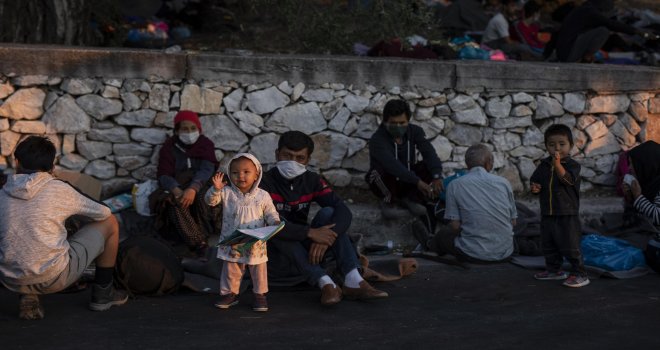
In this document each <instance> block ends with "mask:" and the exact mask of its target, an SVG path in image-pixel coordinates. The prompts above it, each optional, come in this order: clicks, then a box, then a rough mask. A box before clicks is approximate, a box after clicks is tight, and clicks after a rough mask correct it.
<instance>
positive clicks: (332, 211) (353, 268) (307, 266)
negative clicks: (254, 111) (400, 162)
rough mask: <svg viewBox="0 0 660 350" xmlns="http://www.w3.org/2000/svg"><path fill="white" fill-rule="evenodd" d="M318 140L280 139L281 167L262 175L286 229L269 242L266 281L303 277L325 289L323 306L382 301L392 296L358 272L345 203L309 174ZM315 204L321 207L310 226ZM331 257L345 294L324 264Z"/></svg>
mask: <svg viewBox="0 0 660 350" xmlns="http://www.w3.org/2000/svg"><path fill="white" fill-rule="evenodd" d="M313 151H314V141H313V140H312V139H311V138H310V137H309V136H307V135H305V134H304V133H302V132H300V131H288V132H285V133H284V134H282V136H281V137H280V139H279V141H278V144H277V150H276V151H275V157H276V159H277V166H276V167H275V168H273V169H270V170H269V171H267V172H265V173H264V176H263V179H262V181H261V185H260V187H261V188H262V189H264V190H266V191H267V192H268V193H270V196H271V198H272V199H273V203H274V204H275V209H277V211H278V213H279V214H280V218H281V219H283V220H284V221H285V222H286V225H285V226H284V228H283V229H282V231H281V232H280V233H278V234H277V235H276V236H275V237H274V238H273V239H271V240H269V241H268V277H269V279H273V278H280V279H285V278H291V277H296V276H299V275H302V278H304V279H305V280H307V282H308V283H309V284H311V285H318V286H319V288H321V304H322V305H325V306H329V305H334V304H337V303H339V302H340V301H341V299H342V297H344V298H346V299H359V300H366V299H379V298H386V297H387V296H388V294H387V293H386V292H384V291H381V290H378V289H376V288H374V287H372V286H371V285H370V284H369V283H368V282H367V281H365V280H364V279H363V278H362V276H361V275H360V272H359V271H358V267H359V262H358V255H357V252H356V250H355V248H354V247H353V244H352V243H351V240H350V238H349V237H348V234H347V231H348V228H349V226H350V225H351V220H352V218H353V215H352V214H351V211H350V210H349V209H348V207H347V206H346V204H345V203H344V201H343V200H342V199H341V198H339V196H337V194H336V193H335V192H334V191H333V190H332V188H331V187H330V185H328V183H327V182H326V181H325V180H324V179H323V178H322V177H321V176H320V175H319V174H317V173H315V172H312V171H309V170H307V168H306V166H307V164H309V161H310V159H311V155H312V152H313ZM311 202H316V203H317V204H318V205H320V206H321V210H319V212H318V213H317V214H316V216H315V217H314V219H313V220H312V222H311V225H309V224H308V223H307V217H308V215H309V209H310V204H311ZM329 253H331V254H332V255H333V256H334V259H335V261H336V264H337V270H338V271H339V273H340V274H341V275H342V277H344V286H343V290H342V289H340V288H339V287H337V285H336V284H335V282H334V281H333V280H332V278H330V276H328V274H327V272H326V270H325V268H324V267H323V266H322V262H323V261H324V260H325V257H326V255H328V254H329Z"/></svg>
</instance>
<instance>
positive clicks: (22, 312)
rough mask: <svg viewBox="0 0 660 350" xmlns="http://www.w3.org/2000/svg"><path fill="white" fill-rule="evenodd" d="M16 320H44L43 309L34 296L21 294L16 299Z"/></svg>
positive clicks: (37, 297)
mask: <svg viewBox="0 0 660 350" xmlns="http://www.w3.org/2000/svg"><path fill="white" fill-rule="evenodd" d="M18 298H19V299H18V318H22V319H24V320H40V319H42V318H44V308H43V306H41V303H40V302H39V296H38V295H36V294H21V295H20V296H19V297H18Z"/></svg>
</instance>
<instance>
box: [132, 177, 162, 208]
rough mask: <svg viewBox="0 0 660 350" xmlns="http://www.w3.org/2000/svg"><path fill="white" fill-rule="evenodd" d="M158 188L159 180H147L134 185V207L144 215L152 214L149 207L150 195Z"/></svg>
mask: <svg viewBox="0 0 660 350" xmlns="http://www.w3.org/2000/svg"><path fill="white" fill-rule="evenodd" d="M157 188H158V181H156V180H147V181H145V182H143V183H140V184H135V185H133V191H132V193H133V207H134V208H135V211H136V212H137V213H138V214H140V215H142V216H152V215H153V214H152V213H151V209H150V208H149V195H150V194H151V193H152V192H153V191H155V190H156V189H157Z"/></svg>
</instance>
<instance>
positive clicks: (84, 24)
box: [0, 0, 96, 45]
mask: <svg viewBox="0 0 660 350" xmlns="http://www.w3.org/2000/svg"><path fill="white" fill-rule="evenodd" d="M93 1H94V0H20V1H16V0H0V41H3V42H13V43H45V44H63V45H94V44H96V37H95V36H94V32H93V30H92V28H91V25H90V23H91V20H92V15H91V13H92V12H91V3H92V2H93Z"/></svg>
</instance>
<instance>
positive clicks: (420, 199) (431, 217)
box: [365, 161, 436, 243]
mask: <svg viewBox="0 0 660 350" xmlns="http://www.w3.org/2000/svg"><path fill="white" fill-rule="evenodd" d="M410 170H411V171H412V172H414V173H415V175H417V176H418V177H419V178H420V179H421V180H422V181H424V182H426V183H430V182H431V180H433V176H432V175H431V173H430V172H429V170H428V168H427V166H426V163H424V162H423V161H421V162H417V163H416V164H415V165H413V166H412V167H411V169H410ZM365 179H366V181H367V184H369V188H370V189H371V191H372V192H373V193H374V194H375V195H376V196H377V197H378V198H382V199H383V201H384V202H385V203H396V202H400V201H401V200H402V199H403V198H406V199H408V200H410V201H412V202H415V203H419V204H421V205H423V206H424V207H425V208H426V211H427V214H426V215H424V216H422V217H420V218H419V219H420V221H421V222H422V223H423V224H424V226H426V229H427V230H428V232H429V234H431V233H433V232H434V230H435V225H436V220H435V205H434V204H429V201H428V199H427V198H426V196H425V195H424V194H423V193H421V192H420V191H419V190H418V189H417V184H410V183H407V182H403V181H400V180H399V179H397V178H396V177H395V176H393V175H390V174H388V173H386V172H385V171H384V170H383V169H378V168H372V169H371V170H369V172H367V175H366V178H365ZM420 243H422V242H420Z"/></svg>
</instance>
